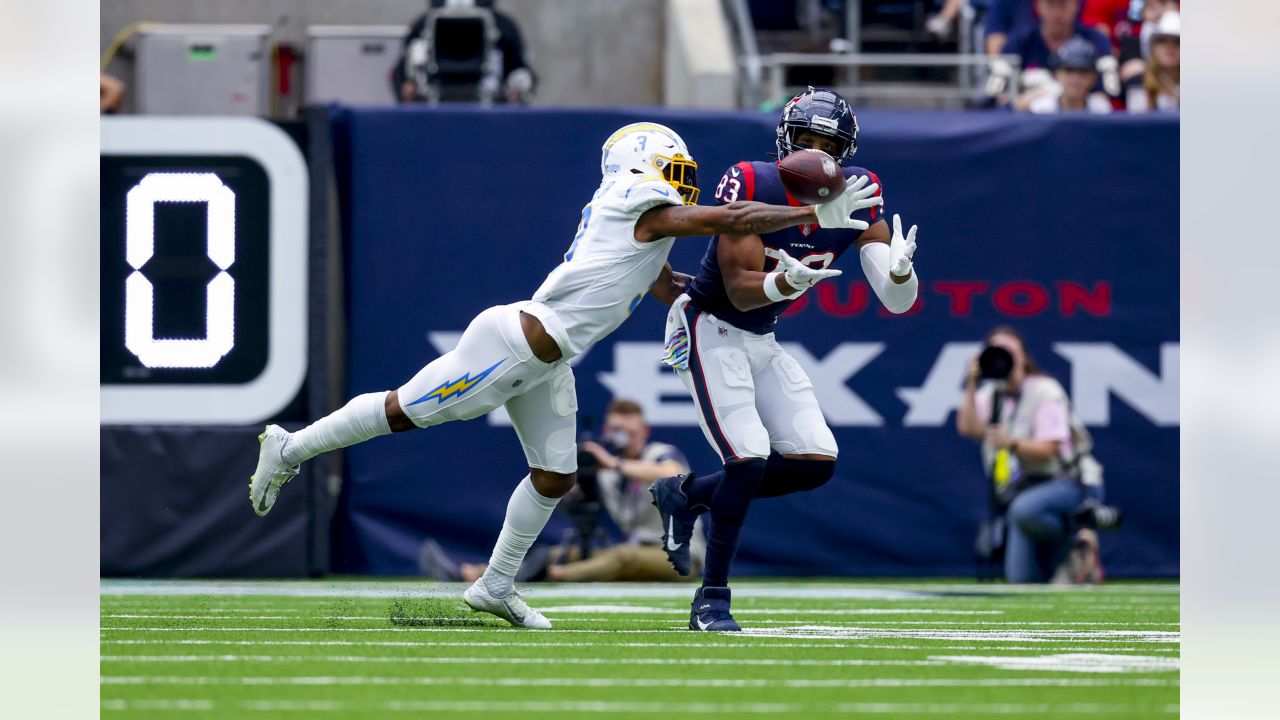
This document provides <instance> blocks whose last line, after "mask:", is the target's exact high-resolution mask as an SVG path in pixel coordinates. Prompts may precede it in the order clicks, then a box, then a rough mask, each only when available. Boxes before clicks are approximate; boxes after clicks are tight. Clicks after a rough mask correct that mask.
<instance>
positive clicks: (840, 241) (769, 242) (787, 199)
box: [689, 161, 885, 334]
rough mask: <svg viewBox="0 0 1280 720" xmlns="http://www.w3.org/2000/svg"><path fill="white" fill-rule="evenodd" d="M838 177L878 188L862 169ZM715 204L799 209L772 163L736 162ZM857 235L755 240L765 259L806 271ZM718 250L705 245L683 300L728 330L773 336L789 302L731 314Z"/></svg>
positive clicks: (879, 214)
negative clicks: (865, 180) (774, 253)
mask: <svg viewBox="0 0 1280 720" xmlns="http://www.w3.org/2000/svg"><path fill="white" fill-rule="evenodd" d="M844 174H845V177H853V176H854V175H857V176H862V175H870V176H871V182H874V183H879V182H880V178H878V177H876V174H875V173H873V172H871V171H870V170H867V169H866V168H860V167H845V169H844ZM883 192H884V186H883V185H882V186H881V187H880V188H879V189H878V190H877V191H876V195H881V194H882V193H883ZM716 200H718V201H719V202H720V203H722V204H727V203H731V202H736V201H738V200H755V201H757V202H763V203H769V204H771V205H792V206H799V205H800V204H801V203H800V201H798V200H796V199H795V198H793V197H791V194H790V193H788V192H787V190H786V188H785V187H783V186H782V179H781V178H780V177H778V163H777V162H776V161H775V162H740V163H738V164H737V165H734V166H733V167H731V168H729V169H728V170H726V171H725V173H724V176H723V177H721V178H720V184H719V185H716ZM884 217H885V209H884V207H883V206H881V207H873V208H867V209H865V210H859V211H858V212H856V213H854V218H856V219H858V220H862V221H863V222H866V223H867V224H868V225H873V224H875V223H876V222H878V221H880V220H882V219H883V218H884ZM860 235H862V231H860V230H850V229H845V228H833V229H822V228H819V227H818V226H817V225H801V226H797V227H789V228H786V229H785V230H779V231H777V232H771V233H766V234H764V235H761V236H760V237H761V239H762V240H763V241H764V247H765V252H766V254H767V253H768V251H769V250H770V249H775V250H777V249H782V250H785V251H786V252H787V254H788V255H790V256H791V257H793V258H795V259H797V260H799V261H800V262H802V263H805V264H806V265H811V266H813V267H817V268H825V267H827V266H829V265H831V264H832V263H834V262H835V261H836V259H837V258H839V257H840V255H841V254H842V253H843V252H844V251H845V250H848V249H849V247H850V246H852V245H853V243H854V241H856V240H857V239H858V237H859V236H860ZM719 245H720V237H719V236H716V237H713V238H711V242H710V244H708V245H707V254H706V255H704V256H703V258H702V267H700V268H699V269H698V275H697V277H695V278H694V279H693V282H691V283H690V284H689V297H690V298H692V299H693V304H694V305H695V306H696V307H697V308H698V309H699V310H702V311H704V312H708V313H710V314H712V315H715V316H716V317H717V318H719V319H721V320H723V321H725V322H727V323H729V324H730V325H733V326H734V327H737V328H741V329H743V330H747V331H749V332H754V333H762V334H763V333H768V332H773V325H774V323H776V322H777V321H778V316H779V315H781V314H782V313H783V312H785V311H786V309H787V308H788V307H789V306H790V305H791V301H790V300H785V301H783V302H778V303H772V304H770V305H765V306H764V307H759V308H756V309H755V310H746V311H743V310H739V309H737V308H735V307H734V306H733V303H732V302H730V301H729V295H728V293H726V292H725V289H724V278H723V277H722V276H721V274H720V261H719V259H718V257H717V249H718V248H719ZM777 266H778V261H777V260H776V259H774V258H773V257H766V258H765V266H764V271H765V272H773V271H774V269H776V268H777Z"/></svg>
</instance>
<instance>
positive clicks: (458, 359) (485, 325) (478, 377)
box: [397, 302, 578, 474]
mask: <svg viewBox="0 0 1280 720" xmlns="http://www.w3.org/2000/svg"><path fill="white" fill-rule="evenodd" d="M525 304H526V303H523V302H520V303H513V304H511V305H498V306H496V307H491V308H489V309H488V310H485V311H484V312H482V313H480V314H479V315H477V316H476V318H475V319H474V320H472V321H471V324H470V325H468V326H467V329H466V331H465V332H463V333H462V338H461V339H460V340H459V341H458V346H457V347H456V348H454V349H453V350H452V351H450V352H448V353H445V354H444V355H442V356H440V357H439V358H437V359H435V360H434V361H432V362H431V364H429V365H427V366H426V367H424V368H422V369H421V370H419V371H418V374H416V375H414V376H413V378H411V379H410V380H409V381H408V382H406V383H405V384H404V385H403V386H401V387H400V389H399V390H398V391H397V396H398V397H399V399H400V407H401V408H402V409H403V410H404V412H405V415H408V416H409V419H410V420H412V421H413V423H414V424H415V425H417V426H418V427H421V428H426V427H431V426H432V425H439V424H441V423H446V422H451V421H453V420H470V419H472V418H475V417H479V416H480V415H484V414H486V413H488V412H490V411H492V410H494V409H496V408H498V407H500V406H503V405H505V406H506V408H507V413H508V414H509V415H510V416H511V424H512V425H513V426H515V429H516V434H517V435H518V436H519V437H520V443H521V444H522V445H524V454H525V457H526V458H527V459H528V461H529V467H531V468H536V469H539V470H547V471H550V472H556V473H565V474H567V473H572V472H575V471H577V469H578V455H577V412H578V395H577V389H576V388H575V387H574V382H573V370H572V369H571V368H570V367H569V364H568V363H567V362H564V361H563V360H561V361H557V362H555V363H545V362H543V361H541V360H539V359H538V358H537V357H536V356H534V354H533V350H532V349H531V348H530V347H529V342H528V341H527V340H526V339H525V337H524V331H523V330H522V329H521V327H520V307H521V306H523V305H525Z"/></svg>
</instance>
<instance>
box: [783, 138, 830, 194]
mask: <svg viewBox="0 0 1280 720" xmlns="http://www.w3.org/2000/svg"><path fill="white" fill-rule="evenodd" d="M778 176H779V177H780V178H782V185H783V187H785V188H786V189H787V192H789V193H791V197H793V198H795V199H797V200H799V201H800V202H802V203H804V204H805V205H821V204H823V203H828V202H831V201H832V200H834V199H836V198H837V197H838V196H839V195H840V193H842V192H844V170H843V169H842V168H841V167H840V163H837V162H836V161H835V159H834V158H832V157H831V156H830V155H828V154H826V153H824V152H822V151H821V150H808V149H806V150H798V151H796V152H793V153H791V154H790V155H788V156H786V157H785V158H783V159H782V162H781V163H779V164H778Z"/></svg>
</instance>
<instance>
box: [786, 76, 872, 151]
mask: <svg viewBox="0 0 1280 720" xmlns="http://www.w3.org/2000/svg"><path fill="white" fill-rule="evenodd" d="M806 130H807V131H809V132H813V133H818V134H820V135H826V136H827V137H830V138H832V139H834V140H835V141H836V142H837V143H838V144H839V146H840V149H839V151H838V152H836V153H834V156H835V159H836V161H837V162H839V163H842V164H843V163H846V162H848V161H849V160H850V159H851V158H852V157H853V154H854V153H855V152H857V151H858V118H857V116H855V115H854V114H853V109H852V108H850V107H849V103H847V102H845V101H844V98H842V97H840V94H839V93H836V92H834V91H831V90H827V89H824V88H814V87H812V86H810V87H809V89H808V90H806V91H804V92H802V93H800V94H799V95H797V96H795V97H793V98H791V101H790V102H788V103H787V104H786V105H785V106H784V107H783V108H782V119H781V120H779V121H778V140H777V147H778V159H779V160H781V159H782V158H784V157H786V156H788V155H790V154H791V153H793V152H795V151H796V150H803V149H804V148H802V147H801V146H799V145H796V142H795V140H796V135H797V134H798V133H800V132H801V131H806Z"/></svg>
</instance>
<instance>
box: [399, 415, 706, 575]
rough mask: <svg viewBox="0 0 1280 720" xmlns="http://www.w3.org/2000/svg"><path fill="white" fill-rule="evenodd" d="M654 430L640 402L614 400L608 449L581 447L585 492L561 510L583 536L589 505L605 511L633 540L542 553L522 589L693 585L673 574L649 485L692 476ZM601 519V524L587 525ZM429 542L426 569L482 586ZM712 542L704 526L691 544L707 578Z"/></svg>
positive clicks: (472, 569)
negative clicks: (538, 584) (539, 585)
mask: <svg viewBox="0 0 1280 720" xmlns="http://www.w3.org/2000/svg"><path fill="white" fill-rule="evenodd" d="M649 435H650V429H649V425H648V423H646V422H645V419H644V411H643V409H642V408H641V407H640V405H639V404H638V403H636V402H634V401H632V400H614V401H613V402H612V403H610V404H609V407H608V409H607V410H606V412H605V419H604V428H603V431H602V433H601V435H600V442H595V441H587V442H583V443H581V444H580V445H579V449H580V450H579V460H578V487H576V488H575V489H574V490H573V491H571V492H570V494H569V495H568V496H566V500H565V502H564V503H562V504H561V509H563V510H566V511H567V512H568V514H569V515H570V516H571V517H573V518H574V519H575V524H577V525H579V529H578V530H577V531H576V532H577V534H578V535H579V538H581V536H582V535H587V536H588V538H589V536H590V535H592V534H594V533H593V531H592V530H590V529H588V530H585V531H584V530H582V529H581V525H582V523H580V522H578V521H580V520H582V519H583V516H582V512H583V506H584V505H585V506H586V507H585V510H586V512H587V513H594V514H598V513H599V511H600V505H601V504H602V505H603V506H604V511H605V512H607V513H608V515H609V518H610V519H611V520H612V521H613V523H614V525H616V526H617V527H618V529H619V530H621V531H622V532H623V533H624V534H625V535H626V538H625V539H624V541H623V542H622V543H621V544H618V545H612V546H610V547H606V548H602V549H594V550H593V551H592V552H591V553H590V554H589V555H588V556H587V557H585V558H584V557H582V553H581V551H580V545H579V544H578V543H565V544H563V545H560V546H557V547H555V548H542V549H541V550H539V548H535V549H534V552H531V553H530V554H529V558H528V559H527V560H526V561H525V563H524V564H523V565H522V566H521V567H520V572H519V574H517V576H516V577H517V580H519V581H522V582H529V581H536V580H551V581H557V582H596V581H599V582H605V581H628V580H630V581H639V582H643V581H660V580H687V579H689V578H685V577H681V576H680V575H679V574H677V573H676V571H675V570H674V569H673V568H672V567H671V563H670V562H669V561H668V560H667V554H666V552H664V551H663V549H662V518H661V517H660V516H659V515H658V509H657V508H656V507H654V505H653V498H652V496H651V495H650V494H649V486H650V485H652V484H653V482H654V481H655V480H658V479H661V478H664V477H670V476H672V475H680V474H682V473H687V472H689V463H688V461H687V460H685V457H684V454H683V453H681V452H680V450H678V449H677V448H675V447H674V446H672V445H668V444H666V443H661V442H653V441H651V440H650V437H649ZM587 519H588V520H594V518H587ZM432 545H433V543H430V542H428V545H427V546H425V547H424V555H423V562H422V565H423V566H424V568H423V569H424V570H426V571H427V572H428V574H431V575H435V576H436V577H438V578H440V579H450V580H459V579H461V580H465V581H466V582H474V581H475V579H476V578H478V577H480V575H481V574H483V573H484V570H485V566H484V565H481V564H466V563H463V564H460V565H455V564H453V563H452V561H450V560H449V559H448V558H447V557H444V555H443V553H442V552H441V551H440V550H439V546H438V545H435V546H434V547H432ZM705 549H706V540H705V536H704V534H703V531H702V527H701V523H699V525H698V527H697V528H696V530H695V532H694V535H693V539H692V541H691V554H692V557H693V565H694V568H693V572H692V573H691V577H698V576H700V575H701V570H700V566H701V562H702V557H703V554H704V552H705Z"/></svg>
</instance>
